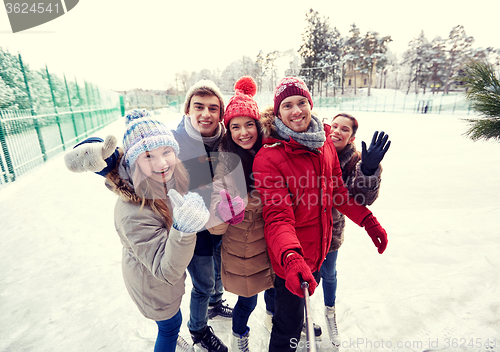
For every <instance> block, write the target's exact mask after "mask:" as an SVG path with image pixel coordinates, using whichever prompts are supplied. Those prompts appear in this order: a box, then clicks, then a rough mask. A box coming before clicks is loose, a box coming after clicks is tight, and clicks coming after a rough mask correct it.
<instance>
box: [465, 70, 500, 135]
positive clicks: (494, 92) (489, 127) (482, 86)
mask: <svg viewBox="0 0 500 352" xmlns="http://www.w3.org/2000/svg"><path fill="white" fill-rule="evenodd" d="M458 79H460V80H461V81H462V82H465V84H466V87H467V91H466V93H465V95H466V97H467V99H468V100H469V101H470V103H471V108H472V109H473V110H475V111H477V112H479V113H480V114H481V115H482V117H481V118H477V119H467V121H469V123H470V125H471V127H470V129H469V130H468V131H467V132H466V133H465V135H467V136H468V137H469V138H471V139H472V140H474V141H477V140H480V139H484V140H488V139H494V140H497V141H500V81H499V78H498V77H497V75H496V74H495V71H494V69H493V66H491V65H490V64H488V63H485V62H480V61H470V62H468V63H467V64H466V68H465V70H464V72H463V74H462V75H461V76H460V78H458Z"/></svg>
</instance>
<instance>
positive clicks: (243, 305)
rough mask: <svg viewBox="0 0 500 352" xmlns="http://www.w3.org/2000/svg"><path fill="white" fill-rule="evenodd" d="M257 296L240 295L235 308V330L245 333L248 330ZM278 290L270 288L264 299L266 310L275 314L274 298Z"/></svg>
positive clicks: (238, 332)
mask: <svg viewBox="0 0 500 352" xmlns="http://www.w3.org/2000/svg"><path fill="white" fill-rule="evenodd" d="M257 296H258V295H254V296H252V297H243V296H238V302H236V305H235V306H234V309H233V332H235V333H237V334H240V335H243V334H244V333H245V331H247V324H248V319H249V318H250V314H252V312H253V311H254V309H255V307H256V306H257ZM275 297H276V290H275V289H274V288H269V289H267V290H265V291H264V301H265V302H266V310H268V311H269V312H271V313H273V314H274V298H275Z"/></svg>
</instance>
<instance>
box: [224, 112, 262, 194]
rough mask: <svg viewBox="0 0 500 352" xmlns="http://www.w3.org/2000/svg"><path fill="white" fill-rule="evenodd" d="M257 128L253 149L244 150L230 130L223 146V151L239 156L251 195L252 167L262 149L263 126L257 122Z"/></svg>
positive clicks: (227, 131) (226, 134)
mask: <svg viewBox="0 0 500 352" xmlns="http://www.w3.org/2000/svg"><path fill="white" fill-rule="evenodd" d="M255 127H256V128H257V132H258V133H257V141H256V142H255V144H254V145H253V147H252V148H251V149H243V148H242V147H240V146H239V145H238V144H236V143H235V142H234V141H233V137H232V135H231V129H230V128H228V129H227V130H226V133H225V134H224V137H222V141H221V146H222V149H223V151H225V152H230V153H234V154H236V155H238V156H239V157H240V160H241V165H242V166H243V172H244V173H245V182H246V185H247V192H248V193H250V192H251V191H252V190H253V189H255V188H254V181H253V177H251V176H252V167H253V160H254V158H255V154H257V152H258V151H259V150H260V148H261V147H262V136H263V132H262V124H261V123H260V122H259V121H258V120H255Z"/></svg>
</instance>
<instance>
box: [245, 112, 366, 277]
mask: <svg viewBox="0 0 500 352" xmlns="http://www.w3.org/2000/svg"><path fill="white" fill-rule="evenodd" d="M261 122H262V125H263V129H264V137H265V138H264V141H263V146H262V148H261V149H260V150H259V152H258V153H257V155H256V157H255V160H254V163H253V172H254V179H255V187H256V188H257V189H258V191H259V192H260V195H261V199H262V201H263V205H264V208H263V216H264V220H265V228H264V232H265V238H266V242H267V246H268V252H269V256H270V258H271V264H272V266H273V269H274V271H275V272H276V275H278V276H280V277H282V278H284V277H285V271H284V268H283V254H285V253H286V252H287V251H289V250H295V251H297V252H298V253H299V254H301V255H302V256H303V257H304V260H305V261H306V263H307V264H308V265H309V268H310V269H311V272H315V271H317V270H319V269H320V267H321V264H322V262H323V260H324V259H325V257H326V254H327V253H328V249H329V247H330V241H331V238H332V222H333V221H332V207H333V206H335V208H336V209H338V210H339V211H340V212H341V213H343V214H345V215H346V216H347V217H348V218H350V219H351V220H352V221H354V222H355V223H356V224H358V225H360V223H361V222H362V221H363V219H364V218H365V217H366V216H367V215H369V214H371V212H370V211H369V210H368V209H367V208H366V207H364V206H360V205H357V204H355V203H354V201H353V200H352V199H351V198H349V194H348V191H347V189H346V188H345V187H344V183H343V181H342V170H341V169H340V164H339V160H338V157H337V152H336V150H335V146H334V145H333V142H332V140H331V139H330V138H328V135H329V133H330V126H328V125H325V133H326V136H327V138H326V142H325V144H324V145H323V147H321V148H318V149H315V150H314V151H311V150H309V149H308V148H306V147H305V146H303V145H301V144H299V143H297V142H296V141H294V140H293V139H290V141H289V142H286V141H284V140H283V139H282V138H281V137H279V136H278V135H277V133H276V130H275V128H276V127H275V125H274V116H269V114H267V116H266V113H265V112H264V113H263V114H262V117H261Z"/></svg>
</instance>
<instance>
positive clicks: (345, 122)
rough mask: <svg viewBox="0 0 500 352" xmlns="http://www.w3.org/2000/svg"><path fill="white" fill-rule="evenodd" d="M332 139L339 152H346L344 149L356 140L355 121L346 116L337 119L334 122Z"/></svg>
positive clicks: (331, 131) (331, 132)
mask: <svg viewBox="0 0 500 352" xmlns="http://www.w3.org/2000/svg"><path fill="white" fill-rule="evenodd" d="M330 138H331V139H332V141H333V144H334V145H335V149H336V150H337V152H340V151H342V150H344V148H345V147H346V146H347V145H348V144H349V143H351V142H353V141H354V139H355V138H356V137H354V136H353V121H352V120H351V119H349V118H347V117H344V116H338V117H336V118H335V119H334V120H333V121H332V129H331V130H330Z"/></svg>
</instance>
